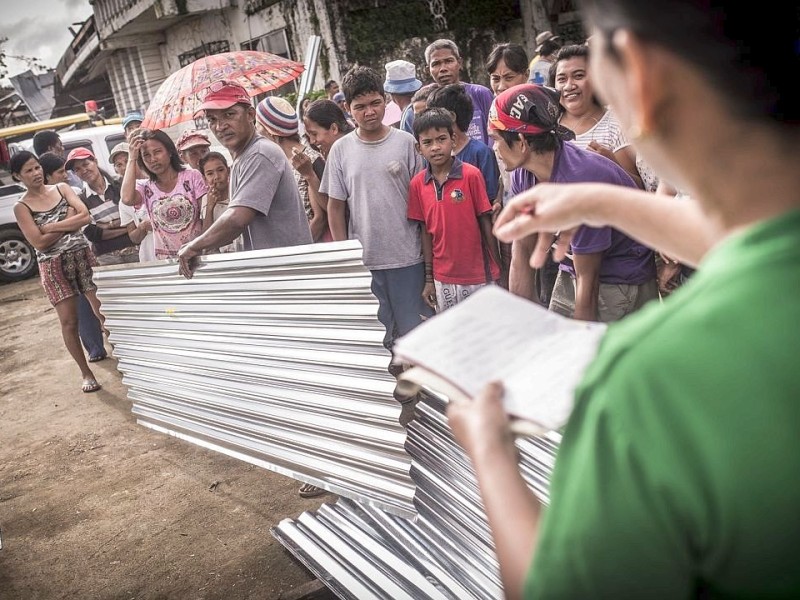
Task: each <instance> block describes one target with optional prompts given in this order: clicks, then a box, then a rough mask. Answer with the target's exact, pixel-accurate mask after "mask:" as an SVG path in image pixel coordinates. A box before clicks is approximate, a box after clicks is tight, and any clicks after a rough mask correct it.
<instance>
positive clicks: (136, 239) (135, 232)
mask: <svg viewBox="0 0 800 600" xmlns="http://www.w3.org/2000/svg"><path fill="white" fill-rule="evenodd" d="M126 227H127V228H128V237H129V238H131V241H132V242H133V243H134V244H141V243H142V240H143V239H144V238H146V237H147V233H148V232H149V231H150V230H151V229H152V226H151V224H150V219H145V220H144V221H142V222H141V223H139V224H138V225H136V224H135V223H134V222H133V221H131V222H130V223H128V224H127V225H126Z"/></svg>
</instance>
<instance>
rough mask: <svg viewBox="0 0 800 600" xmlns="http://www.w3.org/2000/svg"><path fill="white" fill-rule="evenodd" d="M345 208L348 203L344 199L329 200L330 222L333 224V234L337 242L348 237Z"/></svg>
mask: <svg viewBox="0 0 800 600" xmlns="http://www.w3.org/2000/svg"><path fill="white" fill-rule="evenodd" d="M345 208H347V203H346V202H343V201H342V200H338V199H336V198H331V199H330V200H329V201H328V222H329V223H330V225H331V235H333V240H334V241H335V242H340V241H342V240H346V239H347V223H346V221H345Z"/></svg>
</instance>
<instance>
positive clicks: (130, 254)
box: [64, 147, 139, 265]
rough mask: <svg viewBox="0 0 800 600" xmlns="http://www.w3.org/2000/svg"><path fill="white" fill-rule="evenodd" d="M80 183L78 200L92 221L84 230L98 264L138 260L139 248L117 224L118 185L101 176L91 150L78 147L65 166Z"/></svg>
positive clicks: (110, 179)
mask: <svg viewBox="0 0 800 600" xmlns="http://www.w3.org/2000/svg"><path fill="white" fill-rule="evenodd" d="M64 167H65V168H66V169H67V170H71V171H72V172H74V173H75V175H77V176H78V177H79V178H80V180H81V181H82V182H83V190H82V192H81V194H80V198H81V200H83V203H84V204H85V205H86V206H87V207H88V209H89V214H90V215H91V217H92V222H91V223H90V224H89V225H87V226H86V228H85V229H84V230H83V233H84V235H85V236H86V238H87V239H88V240H89V241H90V242H92V251H93V252H94V254H95V256H96V257H97V264H99V265H116V264H120V263H127V262H137V261H138V260H139V248H138V247H137V246H136V244H134V243H133V241H131V238H130V236H129V235H128V228H127V227H123V226H122V225H121V223H120V214H119V200H120V183H119V181H118V180H116V179H113V178H112V177H110V176H109V175H107V174H105V173H103V172H102V171H101V170H100V167H99V166H98V165H97V159H96V158H95V156H94V154H93V153H92V151H91V150H89V149H87V148H82V147H78V148H75V149H74V150H72V151H70V153H69V154H68V155H67V161H66V162H65V163H64Z"/></svg>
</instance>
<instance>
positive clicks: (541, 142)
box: [497, 131, 564, 154]
mask: <svg viewBox="0 0 800 600" xmlns="http://www.w3.org/2000/svg"><path fill="white" fill-rule="evenodd" d="M497 133H498V134H500V137H501V138H503V141H504V142H505V143H506V144H507V145H508V146H511V145H512V144H513V143H514V142H518V141H520V139H519V136H520V135H522V137H523V139H524V140H525V143H527V144H528V146H530V147H531V150H533V151H534V153H536V154H544V153H546V152H555V151H556V150H557V149H558V148H560V147H561V146H562V144H563V143H564V142H562V141H561V139H560V138H559V137H558V136H557V135H555V134H554V133H553V132H551V131H548V132H546V133H523V134H520V133H517V132H515V131H498V132H497Z"/></svg>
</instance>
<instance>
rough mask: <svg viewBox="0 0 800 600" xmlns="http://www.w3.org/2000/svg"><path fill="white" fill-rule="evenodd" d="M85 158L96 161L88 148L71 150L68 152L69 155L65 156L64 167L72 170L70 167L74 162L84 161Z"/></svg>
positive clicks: (80, 147)
mask: <svg viewBox="0 0 800 600" xmlns="http://www.w3.org/2000/svg"><path fill="white" fill-rule="evenodd" d="M87 158H91V159H92V160H97V159H96V158H95V156H94V154H92V151H91V150H89V149H88V148H84V147H82V146H79V147H77V148H73V149H72V150H70V151H69V154H67V160H66V161H65V162H64V167H66V168H67V169H68V170H72V165H73V164H74V162H75V161H76V160H84V159H87Z"/></svg>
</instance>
